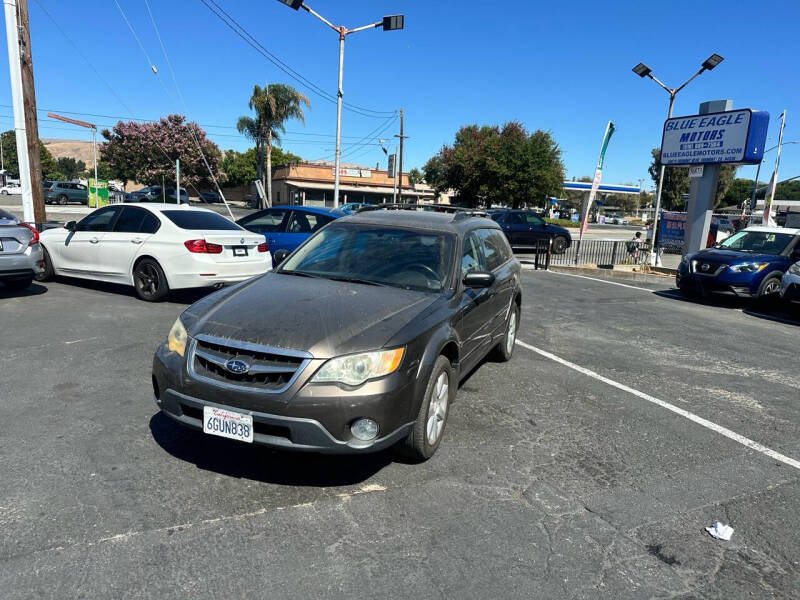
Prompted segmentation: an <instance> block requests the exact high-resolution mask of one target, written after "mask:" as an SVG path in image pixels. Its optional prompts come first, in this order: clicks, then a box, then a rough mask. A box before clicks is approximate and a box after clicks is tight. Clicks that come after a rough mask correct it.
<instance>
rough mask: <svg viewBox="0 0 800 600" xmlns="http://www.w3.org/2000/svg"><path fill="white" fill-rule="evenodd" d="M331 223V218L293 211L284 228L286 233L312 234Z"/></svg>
mask: <svg viewBox="0 0 800 600" xmlns="http://www.w3.org/2000/svg"><path fill="white" fill-rule="evenodd" d="M331 221H333V218H332V217H324V216H322V215H317V214H314V213H307V212H301V211H299V210H293V211H292V216H291V217H289V223H288V225H287V226H286V232H287V233H314V232H315V231H317V230H318V229H320V228H322V227H323V226H325V225H327V224H328V223H330V222H331Z"/></svg>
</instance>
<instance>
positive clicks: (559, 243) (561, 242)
mask: <svg viewBox="0 0 800 600" xmlns="http://www.w3.org/2000/svg"><path fill="white" fill-rule="evenodd" d="M566 249H567V238H565V237H564V236H563V235H559V236H557V237H555V238H553V254H564V251H565V250H566Z"/></svg>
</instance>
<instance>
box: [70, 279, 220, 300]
mask: <svg viewBox="0 0 800 600" xmlns="http://www.w3.org/2000/svg"><path fill="white" fill-rule="evenodd" d="M56 281H57V282H58V283H62V284H65V285H70V286H73V287H79V288H83V289H85V290H93V291H97V292H104V293H106V294H116V295H119V296H128V297H130V298H134V299H136V300H138V299H139V298H138V296H137V295H136V291H135V290H134V289H133V286H130V285H123V284H120V283H108V282H106V281H94V280H91V279H78V278H72V277H61V276H59V277H57V278H56ZM214 289H215V288H213V287H205V288H190V289H181V290H171V291H170V293H169V294H168V295H167V297H166V298H165V299H164V302H174V303H176V304H187V305H188V304H194V303H195V302H197V301H198V300H200V299H201V298H203V297H204V296H207V295H208V294H210V293H211V292H213V291H214ZM141 302H144V300H142V301H141Z"/></svg>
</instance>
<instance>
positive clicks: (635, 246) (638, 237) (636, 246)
mask: <svg viewBox="0 0 800 600" xmlns="http://www.w3.org/2000/svg"><path fill="white" fill-rule="evenodd" d="M641 245H642V232H641V231H637V232H636V233H634V234H633V238H631V239H630V240H628V241H627V242H626V243H625V249H626V250H627V251H628V254H629V255H630V257H631V259H632V260H633V262H634V263H636V262H638V261H637V259H638V258H639V250H640V248H641Z"/></svg>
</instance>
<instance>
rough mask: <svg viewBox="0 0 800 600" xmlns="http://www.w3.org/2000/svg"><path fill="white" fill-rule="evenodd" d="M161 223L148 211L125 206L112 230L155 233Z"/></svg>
mask: <svg viewBox="0 0 800 600" xmlns="http://www.w3.org/2000/svg"><path fill="white" fill-rule="evenodd" d="M160 224H161V223H160V222H159V220H158V217H156V216H155V215H154V214H153V213H151V212H150V211H147V210H144V209H141V208H136V207H134V206H125V207H124V208H123V209H122V212H121V213H120V215H119V218H118V219H117V222H116V223H115V224H114V231H117V232H120V233H155V232H156V231H158V226H159V225H160Z"/></svg>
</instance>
